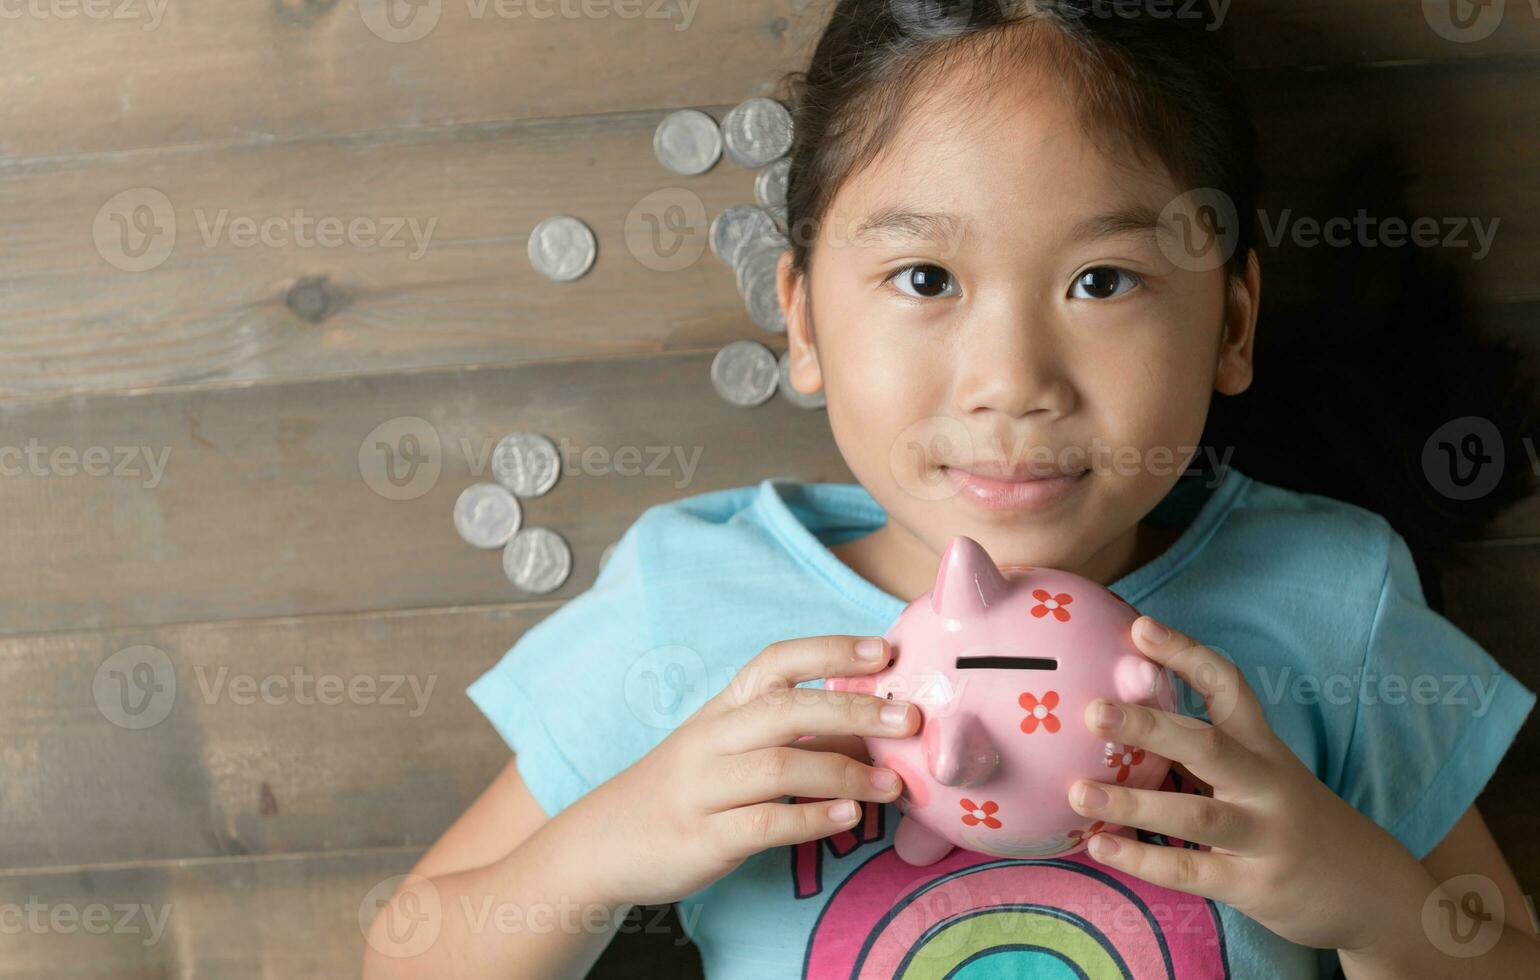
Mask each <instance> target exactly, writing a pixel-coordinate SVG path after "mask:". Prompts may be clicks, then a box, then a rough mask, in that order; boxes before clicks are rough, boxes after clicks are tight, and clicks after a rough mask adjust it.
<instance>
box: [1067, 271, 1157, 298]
mask: <svg viewBox="0 0 1540 980" xmlns="http://www.w3.org/2000/svg"><path fill="white" fill-rule="evenodd" d="M1143 284H1144V280H1143V279H1141V278H1139V276H1138V274H1137V273H1133V272H1129V271H1128V270H1127V269H1119V268H1117V267H1116V266H1110V265H1100V266H1097V267H1096V268H1094V269H1087V270H1086V271H1084V272H1082V273H1081V274H1080V278H1078V279H1076V280H1075V285H1074V287H1072V288H1071V289H1070V296H1071V297H1073V298H1075V299H1114V298H1116V297H1118V296H1121V295H1123V294H1124V293H1126V292H1128V291H1129V290H1131V289H1135V288H1137V287H1139V286H1141V285H1143ZM1082 286H1083V287H1085V290H1086V293H1087V294H1089V295H1086V294H1079V295H1077V294H1076V292H1075V290H1077V289H1080V288H1081V287H1082ZM1125 287H1126V288H1125Z"/></svg>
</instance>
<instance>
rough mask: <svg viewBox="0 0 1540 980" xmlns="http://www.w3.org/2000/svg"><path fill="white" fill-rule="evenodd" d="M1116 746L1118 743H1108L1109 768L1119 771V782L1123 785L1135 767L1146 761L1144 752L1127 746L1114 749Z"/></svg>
mask: <svg viewBox="0 0 1540 980" xmlns="http://www.w3.org/2000/svg"><path fill="white" fill-rule="evenodd" d="M1114 744H1116V743H1113V742H1108V743H1107V748H1106V752H1107V768H1108V769H1116V770H1117V771H1118V782H1120V783H1121V782H1123V781H1124V780H1126V779H1128V774H1129V773H1130V772H1132V771H1133V767H1134V766H1137V765H1138V764H1139V763H1141V762H1143V761H1144V750H1143V749H1136V748H1131V747H1130V746H1127V745H1123V746H1120V747H1118V748H1117V749H1114V748H1113V745H1114Z"/></svg>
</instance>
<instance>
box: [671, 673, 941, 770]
mask: <svg viewBox="0 0 1540 980" xmlns="http://www.w3.org/2000/svg"><path fill="white" fill-rule="evenodd" d="M919 721H920V712H919V709H918V708H916V707H915V706H914V705H913V704H910V703H909V702H908V701H896V700H894V701H890V700H888V699H886V698H879V697H876V696H875V695H871V694H849V693H846V692H843V691H825V690H822V689H820V688H816V687H792V688H784V689H781V690H772V691H767V692H766V693H764V694H761V695H760V696H759V697H758V698H756V699H755V700H754V701H752V702H751V703H749V704H746V705H744V706H742V707H740V708H738V709H736V710H733V711H730V712H727V713H724V714H719V715H716V716H714V717H712V718H709V719H706V720H705V721H704V724H705V725H706V726H707V732H706V733H705V734H706V741H705V742H703V743H702V744H705V745H709V746H711V748H712V751H713V752H715V753H718V754H721V755H732V754H735V753H738V752H748V751H750V750H751V749H762V748H767V747H769V746H772V745H794V744H796V739H797V737H798V736H800V735H860V736H870V737H886V738H905V737H907V736H909V735H910V734H912V733H913V731H914V729H916V728H918V727H919Z"/></svg>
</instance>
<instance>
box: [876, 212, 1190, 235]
mask: <svg viewBox="0 0 1540 980" xmlns="http://www.w3.org/2000/svg"><path fill="white" fill-rule="evenodd" d="M1164 226H1165V224H1164V222H1162V221H1161V216H1160V212H1158V211H1156V210H1154V209H1153V208H1150V207H1148V206H1146V205H1143V204H1125V205H1122V206H1120V207H1117V208H1114V209H1113V210H1111V211H1107V212H1104V213H1102V214H1096V215H1092V216H1091V217H1089V218H1085V219H1083V220H1082V221H1081V222H1080V223H1079V224H1077V225H1075V227H1074V228H1072V229H1071V230H1070V232H1069V235H1068V236H1067V237H1068V240H1069V241H1071V242H1088V241H1097V240H1099V239H1102V238H1114V237H1117V236H1119V235H1148V236H1150V237H1152V238H1153V237H1155V236H1156V235H1157V234H1158V233H1159V231H1160V229H1161V228H1162V227H1164ZM967 227H968V222H967V219H965V218H963V217H961V216H960V215H956V214H952V213H950V212H947V211H912V210H909V209H907V208H898V207H888V208H882V209H880V210H878V211H874V212H873V213H871V214H870V215H867V216H866V218H864V219H863V220H862V221H860V222H859V223H858V224H857V225H856V231H855V236H854V237H855V238H856V240H857V241H858V242H866V241H870V240H874V239H879V238H881V239H891V240H904V239H908V240H914V241H929V242H937V241H952V240H955V239H957V238H958V237H960V236H961V234H962V232H963V231H964V230H966V228H967Z"/></svg>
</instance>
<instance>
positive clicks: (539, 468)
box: [492, 432, 561, 497]
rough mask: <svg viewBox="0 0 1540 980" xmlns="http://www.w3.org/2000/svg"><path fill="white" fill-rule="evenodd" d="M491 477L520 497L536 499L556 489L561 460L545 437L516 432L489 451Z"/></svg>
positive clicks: (505, 437) (531, 433)
mask: <svg viewBox="0 0 1540 980" xmlns="http://www.w3.org/2000/svg"><path fill="white" fill-rule="evenodd" d="M492 475H493V476H494V477H496V479H497V482H498V483H501V484H502V485H503V486H505V487H507V488H508V489H509V490H512V491H513V492H514V493H516V494H518V495H519V496H520V497H538V496H540V495H541V494H543V493H545V492H546V491H548V490H550V489H551V488H552V487H554V486H555V485H556V478H557V477H558V476H560V475H561V457H560V456H558V455H557V453H556V446H555V444H553V443H552V442H551V440H549V439H547V438H546V437H545V436H542V435H539V434H537V433H534V432H515V433H512V434H511V435H507V436H504V437H503V441H502V442H499V443H498V444H497V448H496V449H494V450H492Z"/></svg>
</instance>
